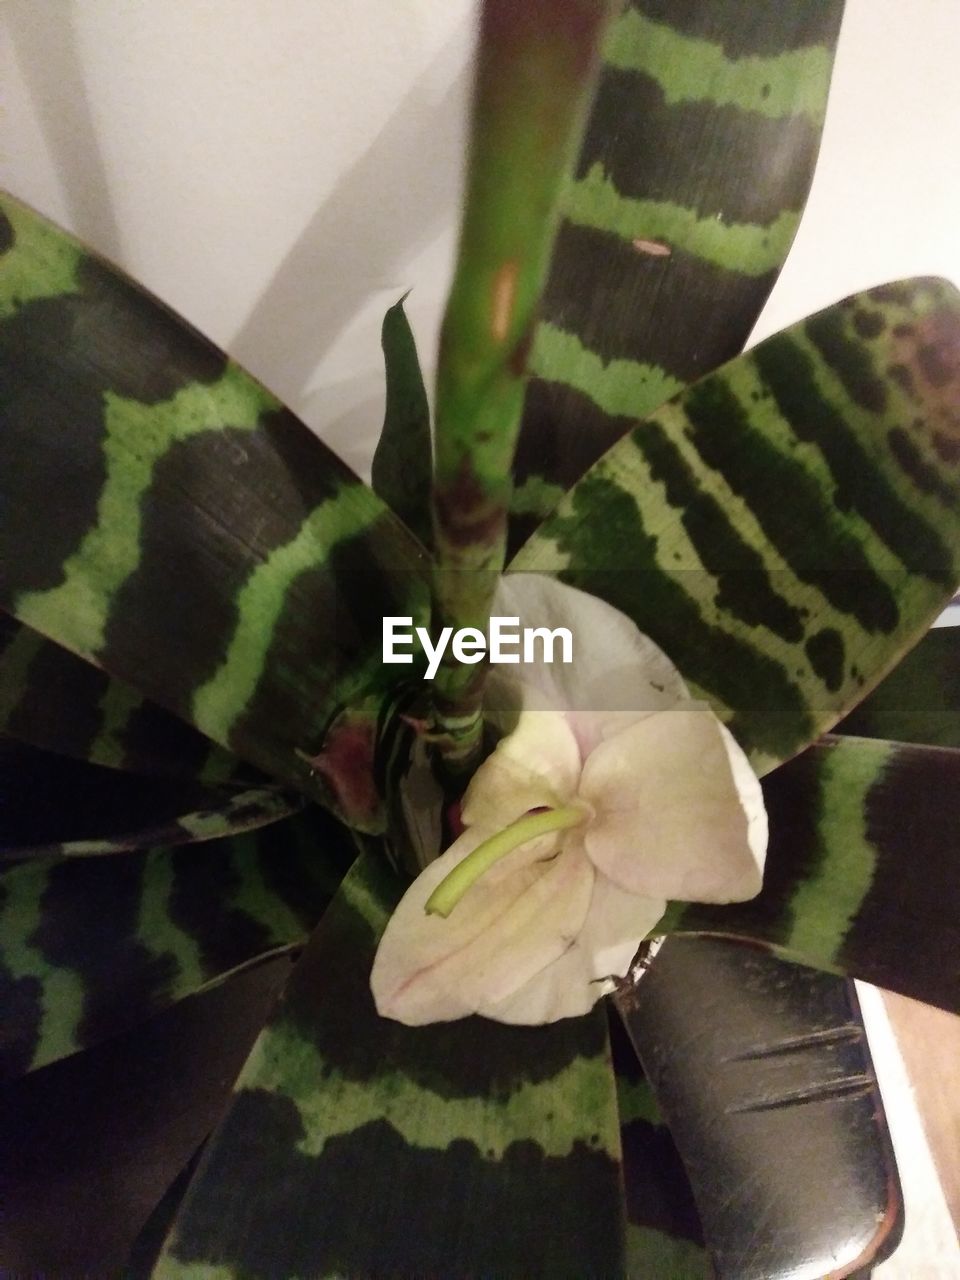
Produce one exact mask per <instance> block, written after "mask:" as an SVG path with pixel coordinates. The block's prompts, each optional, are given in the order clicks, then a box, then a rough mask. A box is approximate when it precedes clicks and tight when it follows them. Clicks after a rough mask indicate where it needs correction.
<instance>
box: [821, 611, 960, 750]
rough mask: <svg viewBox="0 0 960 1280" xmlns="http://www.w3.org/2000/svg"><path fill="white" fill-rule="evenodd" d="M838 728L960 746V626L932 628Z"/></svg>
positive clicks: (856, 733)
mask: <svg viewBox="0 0 960 1280" xmlns="http://www.w3.org/2000/svg"><path fill="white" fill-rule="evenodd" d="M837 733H850V734H853V735H854V736H855V737H861V738H891V739H894V740H895V741H897V742H918V743H926V744H928V745H929V746H935V747H960V627H937V628H936V629H935V630H933V631H929V632H927V634H926V635H925V636H924V637H923V639H922V640H921V641H920V643H919V644H918V645H917V647H916V648H915V649H911V650H910V652H909V653H908V654H907V655H906V657H905V658H902V659H901V661H900V662H899V663H898V664H897V666H895V667H894V669H893V670H892V671H891V672H890V674H889V675H888V676H886V677H885V679H884V680H882V681H881V683H880V684H879V685H878V686H877V687H876V689H874V691H873V693H871V694H870V695H869V697H867V698H866V699H865V701H863V702H861V703H860V705H859V706H858V707H856V708H854V710H853V711H852V712H851V713H850V715H848V716H847V717H846V719H844V720H841V721H840V723H839V724H838V725H837Z"/></svg>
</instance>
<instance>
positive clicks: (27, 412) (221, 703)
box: [0, 197, 427, 798]
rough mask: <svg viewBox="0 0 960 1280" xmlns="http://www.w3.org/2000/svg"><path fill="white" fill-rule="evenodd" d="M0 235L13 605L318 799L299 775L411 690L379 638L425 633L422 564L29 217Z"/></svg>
mask: <svg viewBox="0 0 960 1280" xmlns="http://www.w3.org/2000/svg"><path fill="white" fill-rule="evenodd" d="M0 216H2V217H3V223H2V225H3V228H4V230H5V231H6V233H7V234H6V235H5V236H4V238H3V243H4V244H5V245H6V252H5V253H4V254H3V256H2V257H0V370H2V372H0V377H2V379H3V383H4V387H5V393H4V399H3V405H2V419H0V545H2V546H3V549H4V554H5V556H6V557H8V559H7V561H6V563H5V572H4V577H3V581H2V587H0V605H2V606H3V607H5V608H7V609H8V610H9V611H10V612H12V613H13V614H14V615H15V616H16V617H18V618H19V619H20V620H21V621H22V622H25V623H26V624H27V625H28V626H30V627H32V628H33V629H34V630H36V631H39V632H40V633H42V634H43V635H46V636H47V637H49V638H50V639H53V640H55V641H56V642H57V643H58V644H62V645H63V646H64V647H66V648H68V649H70V650H72V651H73V652H74V653H76V654H78V655H79V656H80V657H83V658H85V659H87V660H88V661H94V662H96V663H97V664H98V665H100V666H102V667H103V668H104V669H105V670H107V671H108V672H110V674H111V675H114V676H116V677H118V678H119V679H121V680H123V681H124V682H125V683H127V684H128V685H130V686H132V687H133V688H135V689H136V690H138V691H139V692H140V693H142V694H144V695H145V696H147V697H148V698H150V699H151V700H152V701H155V702H157V703H159V704H160V705H161V706H164V707H166V708H167V709H168V710H171V711H173V712H174V713H175V714H177V715H178V716H180V717H181V718H182V719H185V720H187V721H188V722H190V723H191V724H193V725H195V726H196V727H197V728H199V729H200V731H201V732H202V733H204V734H205V735H206V736H207V737H210V738H212V739H213V740H214V741H216V742H219V743H220V744H221V745H225V746H227V747H229V748H230V750H231V751H235V752H236V754H238V755H240V756H241V757H243V758H244V759H247V760H249V761H250V762H251V763H254V764H256V765H258V766H259V767H261V768H263V769H264V770H265V771H266V772H268V773H270V774H272V775H273V776H276V777H278V778H280V779H282V780H283V781H285V782H288V783H293V784H295V785H298V786H301V787H302V788H304V789H306V790H307V791H308V792H310V793H311V794H313V795H314V796H317V797H320V798H322V789H321V787H320V784H319V782H318V781H317V779H316V777H315V775H314V774H313V772H312V771H311V769H310V767H309V765H308V764H307V763H306V760H305V758H304V757H305V756H313V755H314V754H315V753H316V752H317V750H318V749H319V747H320V745H321V742H322V739H323V736H324V733H325V731H326V729H327V726H328V724H329V722H330V719H331V717H332V716H333V715H335V714H336V712H337V710H338V709H339V708H340V707H341V706H342V705H343V704H345V703H351V702H354V701H359V700H360V699H362V698H363V697H365V696H367V695H379V693H380V692H381V691H382V689H383V688H384V687H385V686H388V685H392V684H393V683H395V681H396V679H397V672H398V671H399V672H402V673H403V672H405V669H404V668H397V667H390V666H388V667H384V666H383V664H382V662H381V625H380V619H381V617H382V615H383V614H385V613H389V614H401V615H403V614H407V615H415V616H417V618H418V621H422V620H423V614H424V611H425V609H426V602H427V586H426V582H425V580H424V578H423V573H424V563H423V561H424V557H423V551H422V549H421V548H420V547H419V546H418V544H417V543H416V542H415V541H414V540H413V538H412V537H411V536H410V534H409V533H408V532H407V530H406V529H405V528H404V527H403V526H402V525H401V524H400V522H399V521H398V520H397V519H396V517H394V516H393V515H391V513H390V512H389V511H387V509H386V508H385V507H384V506H383V504H382V503H381V502H380V501H379V499H378V498H376V497H375V495H374V494H373V493H372V491H371V490H370V489H369V488H368V487H367V486H366V485H364V484H362V483H361V482H360V481H359V480H358V479H357V478H356V477H355V476H354V475H353V474H352V473H351V472H350V471H349V470H348V469H347V468H346V467H345V466H344V465H343V464H342V463H341V462H340V461H339V460H338V459H337V458H336V457H335V456H334V455H333V454H332V453H330V451H329V450H328V449H326V448H325V447H324V446H323V445H322V444H321V443H320V442H319V441H318V440H317V439H316V437H315V436H313V435H312V433H311V432H310V431H308V430H307V428H306V427H305V426H303V424H302V423H300V422H299V421H298V420H297V419H296V418H294V417H293V415H292V414H291V413H289V412H288V411H287V410H285V409H284V408H283V406H282V405H280V404H279V403H278V402H277V401H276V400H275V399H274V397H273V396H271V395H270V394H269V392H267V391H266V390H265V389H264V388H263V387H261V386H260V385H259V384H258V383H256V382H255V381H254V380H253V379H252V378H250V377H249V376H248V375H247V374H246V373H244V372H243V370H241V369H239V368H238V367H237V366H236V365H234V364H232V363H231V362H230V361H228V360H227V359H226V357H225V356H224V355H223V354H222V353H221V352H220V351H217V350H216V349H215V348H213V347H211V346H210V345H209V344H208V343H207V342H206V341H205V340H203V339H202V338H201V337H200V336H199V335H197V334H196V333H194V332H193V331H192V330H190V329H189V328H188V327H187V326H186V325H185V324H183V322H182V321H180V320H178V319H177V318H176V317H175V316H173V315H171V314H170V313H169V312H168V311H167V310H165V309H164V308H163V307H161V306H160V305H159V304H158V303H157V302H156V301H155V300H154V299H153V298H151V297H149V296H148V295H147V294H145V293H144V292H143V291H142V290H140V289H139V288H137V287H136V286H135V285H133V284H132V283H131V282H130V281H128V280H126V279H125V278H123V277H122V276H120V275H119V274H118V273H116V272H115V271H113V270H112V269H111V268H109V267H107V266H106V265H105V264H104V263H102V262H100V261H99V260H98V259H95V258H93V257H92V256H90V255H89V254H87V253H85V252H84V250H83V249H82V248H81V247H80V246H79V245H78V244H77V243H76V241H74V240H72V239H71V238H70V237H68V236H66V235H64V234H63V233H62V232H60V231H58V230H56V228H54V227H53V226H51V225H50V224H49V223H47V222H45V221H44V220H43V219H41V218H39V217H37V216H36V215H34V214H32V213H30V212H29V211H28V210H27V209H25V208H24V207H23V206H22V205H19V204H18V203H17V202H15V201H13V200H10V199H9V198H6V197H5V198H4V199H3V201H2V206H0ZM38 494H45V495H52V496H55V503H56V505H55V506H49V505H47V504H39V505H38V502H37V495H38ZM406 674H409V673H406ZM301 752H302V753H303V754H300V753H301Z"/></svg>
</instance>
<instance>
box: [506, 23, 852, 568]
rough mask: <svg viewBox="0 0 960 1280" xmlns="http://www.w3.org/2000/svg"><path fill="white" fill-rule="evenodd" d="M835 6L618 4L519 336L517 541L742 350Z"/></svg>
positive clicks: (791, 190)
mask: <svg viewBox="0 0 960 1280" xmlns="http://www.w3.org/2000/svg"><path fill="white" fill-rule="evenodd" d="M842 10H843V4H842V0H817V2H816V3H802V4H783V3H780V0H760V2H759V3H755V4H751V5H746V4H742V3H739V0H738V2H737V3H735V4H728V3H725V4H718V3H717V2H716V0H693V2H692V3H684V4H683V5H679V6H678V5H674V4H667V3H664V2H663V0H632V2H631V3H630V4H628V5H627V6H626V8H625V9H624V10H623V13H622V14H621V16H620V18H619V19H618V20H617V21H616V22H615V23H614V25H613V28H612V29H611V31H610V33H609V36H608V39H607V43H606V51H605V59H604V69H603V73H602V76H601V80H600V86H599V90H598V93H597V98H596V101H595V104H594V107H593V113H592V115H591V118H590V123H589V125H588V127H587V132H586V136H585V138H584V143H583V149H582V151H581V154H580V159H579V163H578V165H577V167H576V171H575V173H574V174H573V177H572V180H571V182H570V183H569V185H568V188H567V191H566V194H565V197H564V200H563V204H562V208H563V213H564V217H563V220H562V223H561V228H560V234H559V237H558V240H557V246H556V249H555V252H554V258H553V264H552V269H551V273H550V279H549V284H548V287H547V292H546V297H545V300H544V311H543V319H542V322H541V324H540V326H539V328H538V330H537V333H536V338H535V341H534V345H533V352H532V357H531V367H532V370H533V373H534V375H535V376H534V378H533V380H532V382H531V385H530V388H529V390H528V393H527V400H526V406H525V410H524V420H523V429H522V432H521V437H520V448H519V454H518V468H517V470H518V479H519V482H520V483H519V487H518V490H517V493H516V495H515V498H514V506H513V513H514V522H513V523H514V528H513V531H512V544H513V546H514V547H517V546H519V545H520V543H521V542H522V540H523V536H524V534H525V533H530V532H532V530H533V528H535V526H536V517H540V518H543V517H544V516H546V515H547V514H548V513H549V512H550V511H551V510H552V509H553V507H554V506H555V505H556V503H557V502H558V501H559V499H560V498H561V497H562V494H563V490H564V489H566V488H569V486H570V485H571V484H573V483H574V482H575V481H576V480H578V479H579V478H580V476H581V475H582V474H583V473H584V472H585V471H586V470H587V468H588V467H589V466H590V465H591V464H592V463H593V462H595V461H596V459H597V458H599V457H600V455H601V454H602V453H603V452H604V450H605V449H607V448H609V447H610V445H611V444H613V443H614V441H616V440H617V439H619V438H620V437H621V436H622V435H624V434H625V433H626V432H627V431H629V430H630V427H631V423H632V420H633V419H634V418H637V417H643V416H646V414H648V413H650V412H651V411H652V410H654V409H655V408H657V407H658V406H659V405H660V404H661V403H662V402H663V401H664V400H666V399H668V398H669V397H670V396H672V395H673V394H674V393H675V392H677V391H679V390H680V388H681V387H682V386H683V385H684V384H686V383H688V382H692V381H694V380H695V379H696V378H699V377H701V376H702V375H703V374H705V373H708V372H709V371H710V370H711V369H713V368H715V367H716V366H717V365H719V364H722V363H723V362H724V361H726V360H729V359H731V358H732V357H733V356H735V355H736V354H737V353H738V352H739V351H740V350H741V348H742V347H743V344H744V342H745V341H746V339H747V336H748V334H749V333H750V330H751V329H752V328H753V325H754V322H755V320H756V318H757V316H758V315H759V313H760V309H761V308H762V306H763V304H764V302H765V301H766V298H767V296H768V294H769V292H770V290H771V288H772V286H773V284H774V282H775V280H776V278H777V275H778V273H779V270H780V267H781V266H782V264H783V261H784V258H785V257H786V254H787V251H788V249H789V247H790V244H791V241H792V240H793V236H794V232H795V231H796V228H797V224H798V222H799V219H800V213H801V210H802V208H803V204H804V201H805V200H806V196H807V191H808V189H809V186H810V181H811V179H812V177H813V168H814V164H815V162H816V158H817V150H818V147H819V142H820V129H821V125H822V123H823V114H824V109H825V106H826V100H827V87H828V84H829V80H830V72H831V67H832V63H833V50H834V46H835V44H836V39H837V31H838V28H839V25H840V16H841V13H842ZM745 175H748V176H747V177H745Z"/></svg>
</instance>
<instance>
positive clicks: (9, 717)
mask: <svg viewBox="0 0 960 1280" xmlns="http://www.w3.org/2000/svg"><path fill="white" fill-rule="evenodd" d="M0 733H5V734H7V735H8V736H10V737H13V738H19V739H21V740H22V741H24V742H29V743H32V744H33V745H34V746H36V747H43V748H46V749H48V750H50V751H59V752H61V753H62V754H64V755H68V756H74V757H75V758H77V759H79V760H87V761H89V762H90V763H91V764H97V765H105V766H106V767H108V768H111V769H129V770H130V771H131V772H133V773H150V774H154V773H156V774H161V775H172V776H174V777H181V778H192V779H195V780H197V781H201V782H206V783H221V782H226V781H235V782H241V781H247V782H250V781H255V780H257V779H258V778H261V779H262V775H259V774H257V772H256V770H254V769H251V768H250V767H249V766H248V765H243V764H241V762H240V761H239V760H238V759H237V758H236V757H235V756H232V755H230V754H229V753H228V752H226V751H224V750H223V749H222V748H221V747H218V746H216V745H215V744H214V743H213V742H211V741H210V739H209V738H205V737H203V735H202V734H199V733H197V731H196V729H192V728H191V727H190V726H189V725H188V724H185V723H184V722H183V721H182V720H178V719H177V717H176V716H172V715H171V714H170V712H169V711H164V710H163V709H162V708H161V707H158V706H157V705H156V703H153V702H149V701H148V700H147V699H146V698H143V697H141V696H140V694H138V693H135V692H134V691H133V690H132V689H131V688H129V686H127V685H125V684H123V683H121V681H119V680H114V679H111V677H110V676H108V675H107V674H106V672H104V671H101V670H100V669H99V668H98V667H94V666H91V664H90V663H89V662H84V661H83V659H82V658H78V657H77V656H76V655H75V654H72V653H70V652H69V650H67V649H62V648H61V647H60V645H58V644H53V643H52V642H51V641H50V640H47V639H45V638H44V637H43V636H41V635H38V634H37V632H36V631H31V630H30V628H29V627H25V626H23V624H22V623H20V622H17V620H16V619H15V618H11V617H10V615H9V614H7V613H3V612H0Z"/></svg>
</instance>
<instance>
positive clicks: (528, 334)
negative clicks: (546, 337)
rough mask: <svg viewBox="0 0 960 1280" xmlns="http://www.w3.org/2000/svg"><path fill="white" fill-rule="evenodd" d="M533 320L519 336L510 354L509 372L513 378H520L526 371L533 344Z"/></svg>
mask: <svg viewBox="0 0 960 1280" xmlns="http://www.w3.org/2000/svg"><path fill="white" fill-rule="evenodd" d="M535 323H536V322H535V321H533V320H531V321H530V323H529V324H528V325H527V327H526V329H525V330H524V332H523V333H522V334H521V336H520V340H519V341H518V342H517V345H516V346H515V347H514V348H513V351H512V352H511V354H510V365H509V367H510V372H511V373H512V374H513V376H514V377H515V378H522V377H523V375H524V374H525V373H526V371H527V360H528V359H529V358H530V348H531V347H532V346H533V330H534V325H535Z"/></svg>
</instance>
